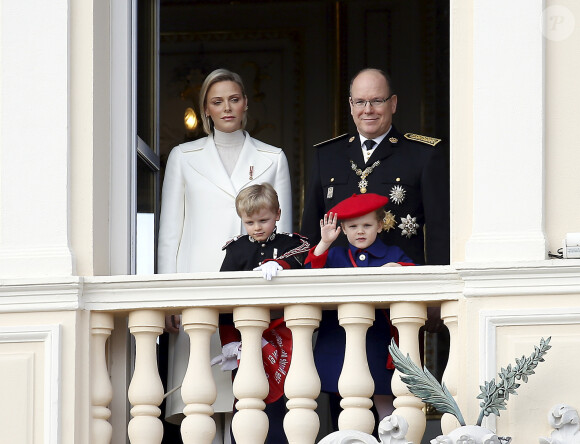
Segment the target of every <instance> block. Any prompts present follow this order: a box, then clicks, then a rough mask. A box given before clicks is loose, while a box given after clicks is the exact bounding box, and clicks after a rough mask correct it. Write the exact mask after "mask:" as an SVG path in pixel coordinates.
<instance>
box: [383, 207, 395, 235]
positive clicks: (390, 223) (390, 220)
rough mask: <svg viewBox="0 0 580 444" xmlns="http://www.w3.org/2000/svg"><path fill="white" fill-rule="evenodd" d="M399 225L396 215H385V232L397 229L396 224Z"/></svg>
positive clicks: (388, 212) (389, 213) (388, 213)
mask: <svg viewBox="0 0 580 444" xmlns="http://www.w3.org/2000/svg"><path fill="white" fill-rule="evenodd" d="M396 223H397V219H396V218H395V215H394V214H393V213H391V212H390V211H387V212H386V213H385V217H384V218H383V230H385V231H389V230H392V229H393V228H395V224H396Z"/></svg>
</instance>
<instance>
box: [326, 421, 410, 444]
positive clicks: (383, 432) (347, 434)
mask: <svg viewBox="0 0 580 444" xmlns="http://www.w3.org/2000/svg"><path fill="white" fill-rule="evenodd" d="M408 430H409V424H407V421H406V420H405V418H403V417H402V416H398V415H391V416H387V417H386V418H384V419H383V420H382V421H381V422H380V423H379V438H380V442H379V441H377V440H376V439H375V437H373V436H372V435H369V434H368V433H364V432H359V431H358V430H341V431H339V432H334V433H331V434H330V435H328V436H326V437H325V438H324V439H323V440H321V441H320V442H319V443H318V444H413V443H411V442H408V441H407V440H406V439H405V435H406V434H407V431H408Z"/></svg>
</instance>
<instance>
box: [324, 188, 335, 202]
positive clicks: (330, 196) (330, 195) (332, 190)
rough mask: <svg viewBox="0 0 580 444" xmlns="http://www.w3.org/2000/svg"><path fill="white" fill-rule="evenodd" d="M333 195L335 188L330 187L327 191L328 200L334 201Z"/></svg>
mask: <svg viewBox="0 0 580 444" xmlns="http://www.w3.org/2000/svg"><path fill="white" fill-rule="evenodd" d="M333 195H334V187H328V190H327V191H326V198H327V199H332V196H333Z"/></svg>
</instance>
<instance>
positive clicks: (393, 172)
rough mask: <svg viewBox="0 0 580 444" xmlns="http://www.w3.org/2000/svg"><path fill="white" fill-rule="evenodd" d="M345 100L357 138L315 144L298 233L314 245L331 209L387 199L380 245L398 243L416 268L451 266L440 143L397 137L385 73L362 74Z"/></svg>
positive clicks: (393, 99) (445, 178)
mask: <svg viewBox="0 0 580 444" xmlns="http://www.w3.org/2000/svg"><path fill="white" fill-rule="evenodd" d="M349 101H350V109H351V115H352V117H353V120H354V123H355V125H356V127H357V130H358V134H357V135H348V134H345V135H342V136H340V137H337V138H336V139H332V140H329V141H327V142H323V143H321V144H318V145H317V146H316V152H315V154H314V162H313V167H312V172H311V175H310V183H309V186H308V188H307V192H306V196H305V205H304V213H303V215H302V228H301V233H302V234H303V235H304V236H306V237H307V238H309V239H310V241H311V243H312V244H313V245H314V244H316V243H318V241H319V240H320V220H321V219H322V217H323V216H324V214H325V213H326V212H327V211H328V210H329V209H330V208H332V207H333V206H334V205H336V204H337V203H338V202H340V201H342V200H344V199H346V198H347V197H350V196H351V195H352V194H354V193H357V194H358V193H363V194H364V193H367V192H369V193H370V192H372V193H376V194H380V195H383V196H388V197H389V203H388V204H387V206H386V207H385V210H386V211H387V216H386V218H385V221H384V229H383V231H382V233H381V234H380V238H381V240H382V241H383V242H384V243H385V244H387V245H396V246H399V247H400V248H401V249H402V250H403V251H404V252H405V253H406V254H407V255H408V256H409V257H410V258H411V259H413V261H414V262H415V263H417V264H449V175H448V172H447V167H446V158H445V157H446V151H445V150H444V149H442V148H441V145H442V144H441V141H440V140H439V139H435V138H431V137H425V136H420V135H417V134H410V133H406V134H401V133H399V131H397V129H396V128H395V127H394V126H393V125H392V119H393V114H394V113H395V111H396V109H397V96H396V95H395V94H393V93H392V91H391V87H390V79H389V78H388V76H387V74H386V73H384V72H383V71H380V70H377V69H364V70H362V71H360V72H359V73H358V74H357V75H356V76H355V77H354V78H353V80H352V81H351V86H350V99H349ZM339 239H341V241H342V242H346V240H345V239H344V236H341V238H339Z"/></svg>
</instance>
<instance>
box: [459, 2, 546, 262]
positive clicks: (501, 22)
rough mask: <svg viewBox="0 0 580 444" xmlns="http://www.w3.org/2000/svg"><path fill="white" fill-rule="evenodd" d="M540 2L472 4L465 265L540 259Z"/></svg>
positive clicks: (543, 244) (542, 255) (542, 249)
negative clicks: (469, 220) (470, 169)
mask: <svg viewBox="0 0 580 444" xmlns="http://www.w3.org/2000/svg"><path fill="white" fill-rule="evenodd" d="M544 3H545V2H544V1H543V0H513V1H509V2H505V1H502V0H489V1H485V2H474V3H473V85H474V88H473V228H472V235H471V238H470V239H469V241H468V242H467V245H466V252H465V253H466V255H465V258H466V260H467V261H472V262H473V261H478V262H485V261H498V260H500V261H513V260H544V259H546V254H547V243H546V238H545V234H544V115H545V109H544V108H545V106H544V90H545V86H544V37H543V35H542V32H541V29H540V26H541V15H542V9H543V8H544ZM498 11H501V13H499V14H498ZM516 17H517V19H516ZM497 48H502V50H501V51H498V50H497Z"/></svg>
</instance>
